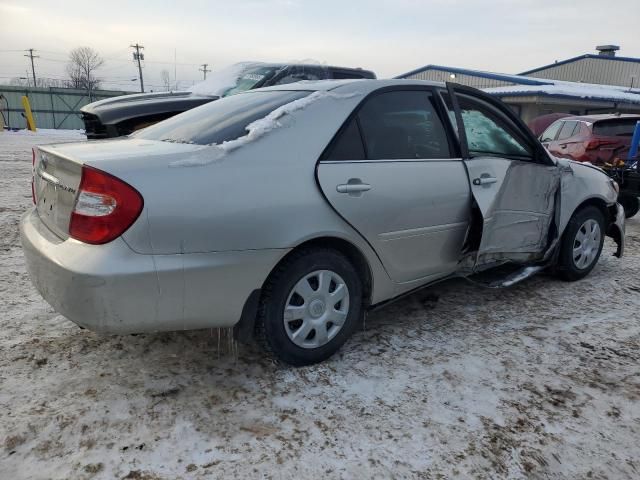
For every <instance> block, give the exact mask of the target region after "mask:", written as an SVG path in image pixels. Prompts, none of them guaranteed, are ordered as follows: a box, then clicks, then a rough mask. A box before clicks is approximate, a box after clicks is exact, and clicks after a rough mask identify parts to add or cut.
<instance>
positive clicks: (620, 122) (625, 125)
mask: <svg viewBox="0 0 640 480" xmlns="http://www.w3.org/2000/svg"><path fill="white" fill-rule="evenodd" d="M638 121H640V118H632V119H617V120H606V121H600V122H596V123H594V124H593V134H594V135H602V136H603V137H631V136H633V131H634V129H635V128H636V123H637V122H638Z"/></svg>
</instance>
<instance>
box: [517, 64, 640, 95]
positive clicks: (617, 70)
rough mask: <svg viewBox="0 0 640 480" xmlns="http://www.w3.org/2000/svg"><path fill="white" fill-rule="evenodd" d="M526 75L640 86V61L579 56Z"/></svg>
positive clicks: (569, 80)
mask: <svg viewBox="0 0 640 480" xmlns="http://www.w3.org/2000/svg"><path fill="white" fill-rule="evenodd" d="M526 75H527V76H528V77H536V78H548V79H552V80H565V81H568V82H583V83H597V84H602V85H617V86H622V87H629V86H631V80H632V77H634V78H633V86H634V87H635V88H640V62H631V61H622V60H615V59H604V58H591V57H589V58H581V59H578V60H575V61H572V62H568V63H562V64H559V65H552V66H550V67H547V68H544V69H542V70H538V71H535V72H531V73H527V74H526Z"/></svg>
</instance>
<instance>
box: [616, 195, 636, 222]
mask: <svg viewBox="0 0 640 480" xmlns="http://www.w3.org/2000/svg"><path fill="white" fill-rule="evenodd" d="M618 203H619V204H620V205H622V208H624V216H625V217H626V218H631V217H633V216H635V214H636V213H638V210H640V199H638V197H636V196H634V195H629V194H621V195H620V196H619V197H618Z"/></svg>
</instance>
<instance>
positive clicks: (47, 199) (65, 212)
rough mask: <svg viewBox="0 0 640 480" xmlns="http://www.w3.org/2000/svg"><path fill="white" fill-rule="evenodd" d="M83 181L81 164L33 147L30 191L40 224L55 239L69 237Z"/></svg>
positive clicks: (43, 148)
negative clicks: (56, 237)
mask: <svg viewBox="0 0 640 480" xmlns="http://www.w3.org/2000/svg"><path fill="white" fill-rule="evenodd" d="M81 178H82V163H80V162H78V161H75V160H73V159H70V158H66V157H63V156H61V155H56V154H54V153H52V152H51V151H50V150H49V149H47V148H46V147H35V148H34V164H33V188H34V202H35V205H36V210H37V211H38V215H39V216H40V219H41V220H42V222H43V223H44V224H45V225H46V226H47V227H48V228H49V229H50V230H51V231H52V232H53V233H55V234H56V235H57V236H59V237H60V238H62V239H66V238H67V237H68V236H69V220H70V218H71V212H72V211H73V208H74V206H75V201H76V195H77V192H78V186H79V185H80V180H81Z"/></svg>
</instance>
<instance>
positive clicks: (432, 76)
mask: <svg viewBox="0 0 640 480" xmlns="http://www.w3.org/2000/svg"><path fill="white" fill-rule="evenodd" d="M451 73H452V72H445V71H442V70H433V69H426V70H423V71H421V72H417V73H414V74H412V75H409V76H408V77H405V78H408V79H411V80H430V81H433V82H456V83H460V84H461V85H468V86H470V87H475V88H490V87H502V86H506V85H513V83H512V82H505V81H502V80H496V79H492V78H483V77H477V76H475V75H464V74H461V73H455V78H451Z"/></svg>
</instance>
